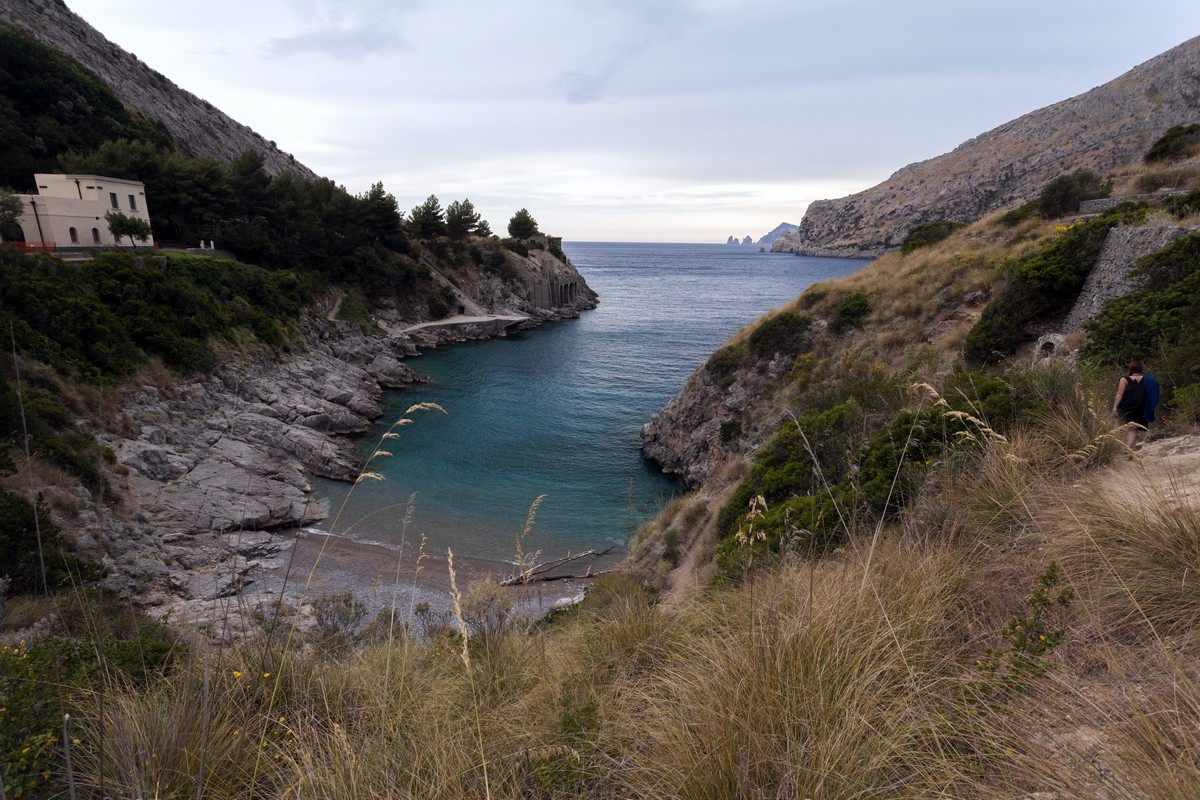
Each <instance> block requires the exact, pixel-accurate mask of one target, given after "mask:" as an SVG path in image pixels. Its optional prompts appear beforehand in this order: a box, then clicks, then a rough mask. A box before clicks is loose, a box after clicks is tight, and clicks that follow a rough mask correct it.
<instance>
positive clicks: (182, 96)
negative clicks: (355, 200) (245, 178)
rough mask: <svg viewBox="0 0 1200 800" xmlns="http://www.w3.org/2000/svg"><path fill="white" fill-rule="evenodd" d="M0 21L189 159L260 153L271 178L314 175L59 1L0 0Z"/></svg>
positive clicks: (220, 157)
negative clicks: (88, 76)
mask: <svg viewBox="0 0 1200 800" xmlns="http://www.w3.org/2000/svg"><path fill="white" fill-rule="evenodd" d="M0 20H4V21H7V22H11V23H13V24H15V25H17V26H18V27H20V28H21V29H22V30H24V31H26V32H27V33H28V34H29V35H31V36H33V37H34V38H35V39H37V40H38V41H40V42H43V43H45V44H47V45H49V46H51V47H53V48H55V49H57V50H59V51H61V52H63V53H65V54H67V55H68V56H70V57H71V58H74V59H75V60H76V61H78V62H79V63H80V64H82V65H83V66H84V67H86V68H87V69H89V70H91V71H92V72H94V73H96V75H97V76H98V77H99V78H100V79H101V80H102V81H104V83H106V84H107V85H108V86H109V88H111V89H112V91H113V93H114V94H115V95H116V96H117V97H118V98H119V99H120V100H121V102H122V103H124V104H125V105H126V106H128V107H129V108H131V109H133V110H134V111H136V112H137V113H138V114H141V115H142V116H144V117H147V118H149V119H152V120H155V121H157V122H160V123H162V125H163V126H164V127H166V129H167V130H168V131H169V132H170V134H171V136H172V137H173V138H174V140H175V144H176V145H177V146H178V147H179V148H181V149H182V150H184V151H186V152H188V153H189V154H191V155H196V156H199V155H211V156H214V157H215V158H217V159H219V160H221V161H224V162H226V163H229V162H232V161H233V159H234V158H236V157H237V156H238V155H240V154H241V153H242V152H244V151H246V150H253V151H255V152H257V153H260V154H262V157H263V166H264V168H265V169H266V171H267V172H268V173H270V174H272V175H278V174H280V173H284V172H291V173H294V174H296V175H298V176H300V177H303V178H315V177H317V176H316V174H315V173H313V172H312V170H310V169H309V168H308V167H306V166H304V165H303V164H301V163H300V162H298V161H296V159H295V157H293V156H291V155H289V154H288V153H284V152H282V151H281V150H279V149H278V148H277V147H276V146H275V144H274V143H273V142H269V141H267V140H266V139H264V138H263V137H262V136H260V135H259V134H257V133H255V132H254V131H253V130H251V129H250V128H249V127H248V126H246V125H242V124H241V123H239V122H237V121H236V120H234V119H232V118H231V117H229V116H228V115H226V114H224V113H223V112H221V111H220V110H218V109H217V108H215V107H214V106H213V105H212V104H210V103H208V102H207V101H205V100H202V99H200V98H199V97H196V96H195V95H194V94H192V93H191V92H188V91H185V90H183V89H181V88H179V87H178V86H176V85H175V84H174V83H172V82H171V81H170V80H168V79H167V78H165V77H164V76H163V75H162V74H160V73H159V72H157V71H155V70H153V69H151V68H150V67H149V66H147V65H146V64H144V63H142V62H141V61H139V60H138V58H137V56H135V55H133V54H132V53H129V52H126V51H125V50H123V49H122V48H120V47H118V46H117V45H115V44H113V43H112V42H110V41H109V40H108V39H106V38H105V37H104V35H103V34H102V33H100V32H99V31H98V30H96V29H95V28H93V27H92V26H91V25H89V24H88V23H87V22H86V21H85V20H84V19H83V18H81V17H80V16H79V15H77V14H75V13H74V12H72V11H71V10H70V9H69V8H67V6H66V4H65V3H63V2H62V0H0Z"/></svg>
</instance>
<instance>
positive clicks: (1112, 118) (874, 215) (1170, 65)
mask: <svg viewBox="0 0 1200 800" xmlns="http://www.w3.org/2000/svg"><path fill="white" fill-rule="evenodd" d="M1197 119H1200V37H1197V38H1194V39H1190V40H1188V41H1187V42H1184V43H1183V44H1181V45H1179V46H1178V47H1175V48H1173V49H1171V50H1168V51H1167V52H1165V53H1163V54H1162V55H1160V56H1157V57H1155V58H1153V59H1151V60H1150V61H1147V62H1146V63H1144V64H1142V65H1140V66H1138V67H1135V68H1134V69H1132V70H1130V71H1129V72H1127V73H1125V74H1124V75H1122V76H1120V77H1119V78H1116V79H1115V80H1112V81H1109V82H1108V83H1106V84H1104V85H1103V86H1099V87H1097V88H1095V89H1092V90H1091V91H1089V92H1085V93H1084V94H1081V95H1078V96H1076V97H1072V98H1070V99H1069V100H1064V101H1062V102H1060V103H1055V104H1054V105H1051V106H1047V107H1046V108H1042V109H1039V110H1037V111H1033V112H1031V113H1029V114H1026V115H1024V116H1022V117H1019V118H1017V119H1015V120H1013V121H1011V122H1008V123H1005V124H1004V125H1001V126H1000V127H998V128H995V129H993V130H991V131H988V132H987V133H984V134H981V135H980V136H977V137H975V138H974V139H971V140H969V141H967V142H964V143H963V144H961V145H960V146H958V147H957V148H955V149H954V150H953V151H951V152H950V153H946V154H945V155H941V156H938V157H936V158H931V159H929V160H928V161H921V162H918V163H915V164H910V165H908V166H906V167H904V168H903V169H901V170H899V171H897V172H896V173H895V174H894V175H892V176H891V177H890V178H888V180H886V181H884V182H883V183H881V184H879V185H878V186H874V187H872V188H870V189H867V190H866V191H863V192H859V193H858V194H853V195H850V196H848V197H843V198H840V199H837V200H820V201H817V202H815V203H813V204H812V205H811V206H809V208H808V212H807V213H806V214H805V216H804V220H803V221H802V222H801V224H800V230H799V232H798V233H796V234H791V235H784V236H783V237H781V238H780V239H779V240H778V241H776V242H775V244H774V245H773V246H772V249H773V250H776V251H784V252H796V253H801V254H805V255H836V256H868V257H875V256H879V255H882V254H883V253H884V252H887V251H889V250H893V249H895V248H897V247H899V246H900V244H901V242H902V241H903V240H904V236H905V235H906V233H907V232H908V230H909V229H910V228H912V227H913V226H915V225H919V224H921V223H924V222H932V221H935V220H955V221H959V222H972V221H974V220H977V219H980V218H981V217H983V216H985V215H987V214H989V213H991V212H992V211H996V210H998V209H1002V208H1007V207H1011V206H1014V205H1018V204H1020V203H1022V202H1025V201H1026V200H1029V199H1031V198H1033V197H1035V196H1036V195H1037V193H1038V192H1039V191H1040V190H1041V188H1042V187H1043V186H1044V185H1045V184H1046V183H1047V182H1048V181H1049V180H1051V179H1052V178H1055V177H1058V176H1059V175H1062V174H1064V173H1067V172H1071V171H1073V170H1076V169H1082V168H1087V169H1091V170H1094V171H1096V172H1101V173H1103V172H1107V171H1109V170H1112V169H1114V168H1116V167H1118V166H1123V165H1126V164H1129V163H1132V162H1133V161H1135V160H1136V159H1138V158H1140V157H1141V155H1142V154H1143V153H1144V152H1145V151H1146V149H1147V148H1148V147H1149V146H1150V144H1151V143H1153V141H1154V140H1155V139H1156V138H1157V137H1158V136H1160V135H1162V133H1163V132H1164V131H1165V130H1166V129H1167V128H1170V127H1171V126H1173V125H1181V124H1186V123H1191V122H1195V121H1197Z"/></svg>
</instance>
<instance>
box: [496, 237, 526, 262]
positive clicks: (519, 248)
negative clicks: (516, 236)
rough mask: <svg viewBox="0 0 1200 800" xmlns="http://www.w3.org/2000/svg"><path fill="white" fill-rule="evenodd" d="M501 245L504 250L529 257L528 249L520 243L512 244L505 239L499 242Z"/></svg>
mask: <svg viewBox="0 0 1200 800" xmlns="http://www.w3.org/2000/svg"><path fill="white" fill-rule="evenodd" d="M501 245H502V246H503V247H504V249H505V250H510V251H512V252H514V253H516V254H517V255H519V256H522V257H525V258H528V257H529V247H528V246H527V245H525V244H524V243H522V242H514V241H512V240H511V239H506V240H504V241H503V242H501Z"/></svg>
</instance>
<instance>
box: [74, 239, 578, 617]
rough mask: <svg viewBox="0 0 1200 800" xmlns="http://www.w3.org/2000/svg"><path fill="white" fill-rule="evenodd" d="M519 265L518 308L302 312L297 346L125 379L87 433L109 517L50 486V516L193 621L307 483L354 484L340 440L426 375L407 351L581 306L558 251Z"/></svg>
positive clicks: (272, 535)
mask: <svg viewBox="0 0 1200 800" xmlns="http://www.w3.org/2000/svg"><path fill="white" fill-rule="evenodd" d="M520 263H521V267H522V268H521V269H520V270H519V271H518V273H517V276H516V283H517V284H518V285H520V286H524V287H527V289H528V292H527V294H526V295H520V296H510V297H508V298H505V300H506V301H507V302H509V303H510V305H511V307H512V308H520V309H523V310H524V311H527V312H529V313H513V314H510V315H508V316H505V315H504V314H503V313H500V314H497V313H489V312H495V311H501V312H502V311H503V310H504V309H503V308H501V309H494V308H488V307H482V306H476V305H474V303H473V301H471V302H472V304H473V309H472V311H473V312H484V314H483V315H477V316H457V317H454V318H451V319H448V320H441V321H438V322H434V323H425V324H419V325H408V326H403V325H398V324H397V325H389V324H387V320H385V319H382V318H381V319H380V321H379V326H380V329H379V330H377V331H364V330H362V329H360V328H359V327H357V326H354V325H350V324H348V323H344V322H337V321H331V320H329V319H327V318H325V317H324V316H322V315H319V314H316V313H309V314H307V315H306V316H304V317H303V318H302V319H301V320H300V330H301V333H302V334H303V337H304V341H305V343H306V349H305V350H304V351H303V352H300V353H297V354H294V355H292V356H289V357H286V358H283V359H275V358H270V357H261V358H256V359H247V358H240V359H232V360H229V361H227V362H226V363H225V364H223V365H222V366H221V367H219V368H218V369H217V370H216V371H215V372H214V373H213V374H212V375H211V376H209V377H208V378H207V379H205V380H203V381H193V382H187V383H179V382H176V381H173V380H170V379H165V380H162V381H158V382H157V383H156V385H148V384H147V385H137V386H129V387H126V388H125V389H124V402H123V404H122V409H121V411H120V412H119V413H118V414H117V416H116V421H115V423H114V424H113V425H112V426H110V429H108V430H105V431H96V432H95V433H96V438H97V440H98V441H100V442H101V443H102V444H104V445H105V446H107V447H108V448H110V449H111V450H112V451H113V453H114V454H115V457H116V469H115V470H114V472H113V474H112V475H111V476H110V482H111V484H112V485H113V488H114V489H116V490H117V492H118V494H119V496H120V497H121V511H122V513H121V514H120V515H116V514H113V513H112V512H111V510H110V509H107V508H106V507H105V506H104V505H103V504H101V503H98V502H94V500H93V498H92V497H91V496H90V495H89V494H88V493H87V491H86V490H85V489H82V488H78V487H76V488H64V489H62V491H72V492H78V493H80V496H79V497H78V498H77V499H76V500H74V501H72V502H71V503H70V504H67V503H62V504H60V505H61V506H64V507H67V506H68V505H71V506H75V507H77V508H78V514H77V516H76V518H75V519H63V520H60V521H61V522H62V523H64V524H63V525H62V527H63V528H64V530H70V531H72V532H73V533H72V537H73V539H74V541H75V545H76V548H77V549H78V550H79V551H80V552H82V553H83V554H85V555H90V556H91V557H92V558H93V559H94V560H97V561H101V562H102V563H104V564H105V566H106V567H107V568H108V572H109V575H108V578H107V579H106V585H107V587H108V588H110V589H112V590H114V591H117V592H118V593H121V594H124V595H127V596H130V597H134V598H136V599H137V601H138V602H139V603H140V604H142V605H145V606H147V607H158V608H161V609H164V610H165V609H168V608H170V609H173V610H174V611H175V612H176V613H178V615H179V618H182V619H187V620H190V621H201V620H204V619H206V618H208V616H210V615H211V613H212V611H213V608H214V604H217V603H220V602H222V601H223V600H224V599H225V598H228V597H230V596H232V595H234V594H236V593H238V592H239V591H240V590H241V589H243V588H244V587H246V586H248V585H250V584H256V583H258V584H260V587H259V588H262V586H263V585H265V584H262V582H263V581H268V582H269V581H271V580H275V579H274V578H270V577H269V576H268V575H267V572H268V570H269V568H271V567H276V566H279V564H280V561H281V559H285V558H287V557H288V555H287V554H288V552H289V549H290V547H291V540H290V538H289V537H287V536H281V535H279V533H278V532H279V531H291V530H294V529H296V528H298V527H301V526H304V525H307V524H309V523H312V522H314V521H317V520H320V519H323V518H324V517H325V516H326V513H327V509H325V508H323V507H322V506H321V504H320V503H317V502H315V501H314V500H312V498H311V497H310V496H309V493H310V491H311V488H312V487H311V478H312V477H313V476H319V477H324V478H331V479H334V480H353V479H354V478H355V477H356V476H357V475H358V473H359V470H360V468H361V463H360V459H359V457H358V455H357V453H356V452H355V450H354V449H353V447H352V446H351V443H350V441H349V440H348V439H347V438H346V436H347V435H348V434H357V433H362V432H364V431H366V430H367V429H368V428H369V426H370V425H371V424H372V421H373V420H375V419H376V418H377V417H379V416H380V414H381V413H382V409H381V406H380V402H379V400H380V397H381V394H382V391H383V390H384V389H387V388H400V387H404V386H408V385H411V384H414V383H418V382H422V381H424V380H425V379H424V378H423V377H422V376H420V375H419V374H417V373H416V372H414V371H413V370H412V369H410V368H409V367H408V366H407V365H406V364H405V363H404V359H405V358H406V357H408V356H412V355H416V354H418V353H419V352H420V351H421V350H423V349H428V348H432V347H438V346H441V345H445V344H449V343H453V342H461V341H467V340H470V339H483V338H491V337H494V336H503V335H505V334H506V333H507V332H508V331H509V330H519V329H524V328H530V327H536V326H537V325H540V324H541V323H542V322H544V321H546V320H551V319H562V318H567V317H574V316H578V314H579V311H580V310H581V309H583V308H591V307H594V306H595V304H596V294H595V292H594V291H592V290H591V288H590V287H588V286H587V284H586V282H585V281H584V280H583V278H582V276H580V275H579V273H578V272H577V271H575V268H574V267H573V266H572V265H571V264H570V263H569V262H566V261H559V260H558V259H556V258H555V257H554V256H553V255H551V254H549V253H544V254H542V255H540V256H539V255H534V254H531V255H530V257H528V258H522V259H521V262H520ZM486 283H487V282H486V281H482V282H480V284H479V285H480V286H482V285H485V284H486ZM539 287H540V288H539ZM484 299H486V298H484ZM506 307H507V306H506ZM56 491H59V490H57V489H56ZM121 517H124V519H122V518H121ZM272 585H273V584H272ZM227 616H228V615H227V614H226V617H227Z"/></svg>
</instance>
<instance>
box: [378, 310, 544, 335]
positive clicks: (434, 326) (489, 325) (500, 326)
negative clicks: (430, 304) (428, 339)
mask: <svg viewBox="0 0 1200 800" xmlns="http://www.w3.org/2000/svg"><path fill="white" fill-rule="evenodd" d="M530 319H532V317H529V316H526V315H524V314H480V315H477V316H471V315H467V314H457V315H455V316H453V317H446V318H445V319H438V320H434V321H433V322H419V323H417V324H416V325H406V326H404V327H402V328H400V327H397V328H390V329H389V333H392V334H399V333H418V332H420V331H433V330H443V329H446V328H459V327H465V326H467V325H474V326H477V327H480V328H484V329H485V330H490V331H491V332H493V333H499V332H500V331H502V330H508V329H509V328H512V327H514V326H516V325H519V324H521V323H522V322H528V321H529V320H530Z"/></svg>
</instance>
